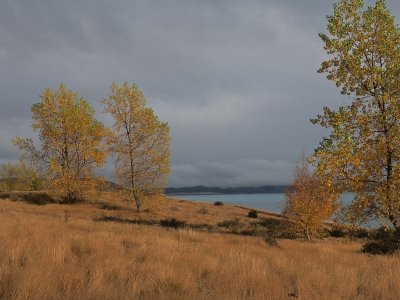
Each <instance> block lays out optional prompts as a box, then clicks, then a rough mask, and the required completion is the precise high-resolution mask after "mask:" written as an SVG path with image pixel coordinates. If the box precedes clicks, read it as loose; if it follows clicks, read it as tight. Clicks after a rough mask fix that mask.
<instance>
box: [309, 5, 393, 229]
mask: <svg viewBox="0 0 400 300" xmlns="http://www.w3.org/2000/svg"><path fill="white" fill-rule="evenodd" d="M320 36H321V38H322V40H323V42H324V44H325V46H324V49H325V51H326V52H327V54H328V57H329V58H328V59H327V60H326V61H324V62H323V63H322V66H321V68H320V70H319V72H320V73H325V74H327V78H328V79H329V80H332V81H333V82H334V83H335V84H336V86H337V87H339V88H340V89H341V93H342V94H344V95H347V96H348V98H349V100H350V101H349V103H348V104H346V105H342V106H340V107H339V108H338V109H336V110H333V109H330V108H327V107H325V108H324V112H323V114H321V115H319V116H317V117H316V118H315V119H314V120H312V122H313V123H315V124H319V125H321V126H323V127H325V128H328V129H330V135H329V136H328V137H325V138H324V139H323V140H322V142H321V144H320V147H319V148H318V149H317V150H316V152H315V156H314V160H315V162H316V163H317V165H318V166H317V173H318V174H319V176H320V177H323V178H329V179H330V180H331V181H332V182H333V183H334V185H335V186H336V187H337V188H339V189H340V190H341V191H342V192H345V191H352V192H354V193H355V199H354V201H353V203H352V205H351V206H349V207H347V208H346V210H345V211H343V214H342V215H343V216H344V217H345V218H344V219H345V220H346V221H351V222H356V223H366V222H368V221H369V220H370V219H371V218H372V219H377V220H380V221H381V223H382V224H384V225H390V226H393V227H396V226H398V225H400V224H399V223H398V219H399V217H400V105H399V95H400V76H399V75H400V29H399V27H398V25H397V24H396V23H395V20H394V17H393V16H392V15H391V14H390V11H389V10H388V8H387V7H386V4H385V1H383V0H377V1H375V3H374V4H373V5H371V6H369V7H367V8H364V1H362V0H342V1H340V2H339V3H337V4H336V5H335V6H334V12H333V14H332V15H331V16H329V17H328V34H320Z"/></svg>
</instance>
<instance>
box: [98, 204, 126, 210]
mask: <svg viewBox="0 0 400 300" xmlns="http://www.w3.org/2000/svg"><path fill="white" fill-rule="evenodd" d="M100 208H101V209H106V210H119V209H121V207H120V206H118V205H116V204H109V203H104V204H102V205H101V207H100Z"/></svg>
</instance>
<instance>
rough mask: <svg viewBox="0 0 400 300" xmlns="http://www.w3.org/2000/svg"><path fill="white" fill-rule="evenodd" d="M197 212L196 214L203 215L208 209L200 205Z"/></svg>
mask: <svg viewBox="0 0 400 300" xmlns="http://www.w3.org/2000/svg"><path fill="white" fill-rule="evenodd" d="M197 213H198V214H201V215H205V214H207V213H208V210H207V208H205V207H202V208H200V209H199V210H198V211H197Z"/></svg>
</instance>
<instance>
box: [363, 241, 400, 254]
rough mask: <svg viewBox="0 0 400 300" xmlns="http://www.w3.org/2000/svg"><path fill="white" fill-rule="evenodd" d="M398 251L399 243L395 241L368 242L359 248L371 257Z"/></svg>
mask: <svg viewBox="0 0 400 300" xmlns="http://www.w3.org/2000/svg"><path fill="white" fill-rule="evenodd" d="M399 249H400V244H399V241H395V240H381V241H370V242H368V243H365V244H364V245H363V246H362V248H361V250H362V252H364V253H369V254H373V255H384V254H393V253H394V252H396V251H398V250H399Z"/></svg>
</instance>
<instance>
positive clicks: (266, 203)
mask: <svg viewBox="0 0 400 300" xmlns="http://www.w3.org/2000/svg"><path fill="white" fill-rule="evenodd" d="M167 196H168V197H171V198H177V199H186V200H194V201H202V202H209V203H214V202H216V201H222V202H224V203H226V204H232V205H241V206H246V207H249V208H254V209H259V210H266V211H270V212H274V213H281V212H282V210H283V208H284V203H285V197H286V196H285V194H283V193H280V194H240V195H220V194H218V195H192V194H191V195H176V196H175V195H167ZM353 198H354V194H352V193H346V194H343V197H342V201H343V203H345V204H348V203H350V202H351V201H352V199H353Z"/></svg>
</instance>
